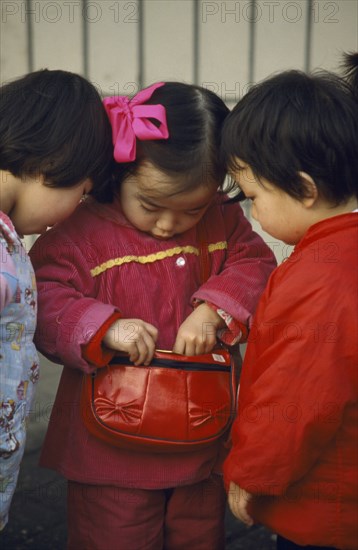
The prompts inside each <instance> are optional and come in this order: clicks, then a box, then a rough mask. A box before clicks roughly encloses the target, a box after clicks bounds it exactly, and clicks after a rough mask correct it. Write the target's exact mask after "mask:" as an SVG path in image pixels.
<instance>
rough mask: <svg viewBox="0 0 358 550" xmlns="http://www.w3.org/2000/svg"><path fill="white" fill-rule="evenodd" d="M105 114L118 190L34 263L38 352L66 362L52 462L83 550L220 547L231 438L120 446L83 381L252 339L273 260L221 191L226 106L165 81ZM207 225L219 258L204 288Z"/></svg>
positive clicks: (49, 453) (47, 457)
mask: <svg viewBox="0 0 358 550" xmlns="http://www.w3.org/2000/svg"><path fill="white" fill-rule="evenodd" d="M104 105H105V108H106V111H107V114H108V116H109V119H110V122H111V125H112V131H113V144H114V157H115V160H116V161H117V165H116V173H115V175H114V176H115V177H114V178H113V184H112V187H111V189H110V190H109V189H108V188H107V189H106V194H105V195H104V194H103V193H102V194H101V193H95V196H94V198H90V199H89V200H86V201H85V202H83V203H82V204H81V205H80V206H79V208H77V210H76V212H75V213H74V214H73V215H72V216H71V217H70V218H69V219H68V220H67V221H65V222H63V223H60V224H58V225H57V226H56V227H54V228H53V229H52V230H50V231H48V232H47V233H46V234H45V235H43V236H42V237H41V238H40V239H39V240H38V241H37V242H36V244H35V246H34V247H33V249H32V252H31V257H32V260H33V263H34V265H35V269H36V275H37V280H38V288H39V296H40V300H39V321H38V331H37V337H36V339H37V344H38V347H39V349H40V350H41V351H42V352H43V353H44V354H45V355H46V356H47V357H49V358H50V359H53V360H55V361H57V362H60V363H63V364H64V365H65V367H64V370H63V374H62V379H61V383H60V386H59V390H58V394H57V397H56V402H55V405H54V408H53V413H52V417H51V421H50V425H49V430H48V433H47V437H46V441H45V446H44V450H43V453H42V465H43V466H46V467H50V468H54V469H56V470H58V471H59V472H61V473H62V474H63V475H64V476H66V477H67V478H68V480H69V484H68V519H69V543H68V547H69V548H70V549H76V550H77V549H78V548H81V549H84V548H88V549H89V548H90V549H91V550H94V549H106V550H109V549H112V548H113V549H114V548H116V550H121V549H122V550H128V549H129V548H130V549H133V550H140V549H145V550H160V549H161V548H166V549H168V550H169V549H170V550H174V549H178V550H179V549H180V550H183V549H195V550H221V549H222V548H223V547H224V522H223V519H224V512H225V493H224V489H223V483H222V478H221V477H220V476H219V475H218V474H220V463H221V461H222V460H221V459H222V452H223V441H222V440H220V441H218V442H217V443H215V444H213V445H211V446H209V447H207V448H205V449H202V450H197V451H195V452H194V451H193V452H187V453H181V454H178V453H176V452H172V453H165V454H160V453H151V452H145V453H144V452H142V453H141V452H135V451H129V450H124V449H119V448H117V447H112V446H110V445H108V444H106V443H103V442H101V441H100V440H97V439H96V438H95V437H92V436H91V435H90V434H89V433H88V432H87V431H86V428H85V426H84V425H83V423H82V420H81V413H80V405H79V401H80V392H81V383H82V378H83V374H84V373H91V372H93V371H94V370H95V369H96V368H97V367H101V366H104V365H106V364H107V363H108V361H109V360H110V359H111V358H112V357H113V356H114V354H115V353H116V352H127V353H128V354H129V357H130V360H131V361H132V362H133V363H134V364H136V365H140V364H149V363H150V361H151V359H152V357H153V353H154V351H155V348H161V349H167V350H173V351H175V352H176V353H182V354H185V355H197V354H202V353H208V352H210V351H211V350H212V349H213V348H214V346H215V344H216V342H217V338H220V339H222V340H223V341H224V342H225V343H227V344H229V345H235V344H237V343H239V342H242V341H244V340H245V339H246V337H247V335H248V331H249V328H250V324H251V320H252V315H253V313H254V311H255V308H256V304H257V302H258V299H259V296H260V294H261V292H262V291H263V289H264V287H265V284H266V281H267V279H268V276H269V274H270V273H271V271H272V270H273V268H274V266H275V261H274V258H273V255H272V253H271V251H270V250H269V248H268V247H267V246H266V245H265V243H264V242H263V241H262V239H261V238H260V237H259V236H258V235H256V234H255V233H254V232H253V231H252V228H251V226H250V224H249V222H248V221H247V220H246V219H245V217H244V216H243V213H242V210H241V208H240V206H239V205H237V204H235V205H234V204H230V203H229V202H228V200H227V197H226V196H225V195H224V194H223V192H222V187H223V183H224V179H225V168H224V167H223V165H222V164H221V163H220V161H219V156H218V151H219V146H220V131H221V126H222V123H223V121H224V119H225V117H226V115H227V114H228V109H227V107H226V106H225V104H224V103H223V101H222V100H221V99H220V98H219V97H218V96H216V95H215V94H214V93H212V92H210V91H209V90H206V89H204V88H201V87H198V86H192V85H188V84H182V83H175V82H171V83H169V82H167V83H157V84H155V85H153V86H150V87H149V88H147V89H145V90H143V91H141V92H140V93H139V94H137V95H136V96H135V97H134V98H133V99H131V100H129V99H128V98H126V97H112V98H106V99H105V100H104ZM109 195H112V196H111V200H110V201H108V197H109ZM199 222H200V225H201V226H202V227H204V229H205V234H206V239H205V242H207V246H208V251H209V254H210V257H211V266H210V277H209V278H208V280H207V281H206V282H205V283H203V284H202V283H201V279H200V260H199V258H198V255H199V247H200V239H199V231H198V226H199Z"/></svg>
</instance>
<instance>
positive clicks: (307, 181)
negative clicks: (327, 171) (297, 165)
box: [298, 172, 318, 208]
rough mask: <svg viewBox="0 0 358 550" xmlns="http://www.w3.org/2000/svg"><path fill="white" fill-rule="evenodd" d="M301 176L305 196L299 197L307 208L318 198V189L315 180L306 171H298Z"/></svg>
mask: <svg viewBox="0 0 358 550" xmlns="http://www.w3.org/2000/svg"><path fill="white" fill-rule="evenodd" d="M298 175H299V176H300V178H301V182H302V185H303V187H304V189H305V196H304V197H303V199H301V202H302V204H304V205H305V206H306V207H307V208H311V207H312V206H313V205H314V204H315V202H316V201H317V199H318V190H317V185H316V184H315V181H314V179H313V178H311V176H310V175H309V174H307V173H306V172H298Z"/></svg>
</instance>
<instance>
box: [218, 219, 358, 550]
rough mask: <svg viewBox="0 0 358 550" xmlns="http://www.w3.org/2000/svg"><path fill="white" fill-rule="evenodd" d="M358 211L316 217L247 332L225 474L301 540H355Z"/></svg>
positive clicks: (273, 525) (262, 515) (342, 543)
mask: <svg viewBox="0 0 358 550" xmlns="http://www.w3.org/2000/svg"><path fill="white" fill-rule="evenodd" d="M357 220H358V215H357V214H356V213H352V214H345V215H341V216H336V217H334V218H330V219H327V220H325V221H322V222H320V223H317V224H316V225H314V226H312V227H311V228H310V229H309V230H308V232H307V234H306V235H305V237H304V238H303V239H302V241H301V242H300V243H299V244H298V245H297V246H296V248H295V250H294V252H293V254H292V255H291V256H290V258H289V259H288V260H287V261H286V262H285V263H284V264H283V265H281V266H280V267H279V268H277V269H276V270H275V271H274V273H273V274H272V276H271V277H270V280H269V283H268V286H267V288H266V291H265V292H264V294H263V296H262V298H261V300H260V304H259V306H258V309H257V313H256V316H255V320H254V324H253V327H252V330H251V333H250V336H249V344H248V348H247V352H246V356H245V360H244V365H243V371H242V376H241V384H240V394H239V413H238V417H237V419H236V421H235V423H234V426H233V430H232V436H233V448H232V450H231V452H230V455H229V457H228V458H227V460H226V462H225V465H224V474H225V480H226V483H227V484H228V483H229V481H230V480H231V481H233V482H235V483H236V484H237V485H239V486H240V487H241V488H243V489H245V490H247V491H248V492H249V493H253V494H254V495H255V497H254V499H253V500H252V501H251V509H250V512H251V514H252V515H253V517H254V519H255V520H256V522H259V523H263V524H264V525H266V526H267V527H269V528H270V529H272V530H273V531H274V532H277V533H279V534H281V535H282V536H284V537H286V538H287V539H289V540H292V541H294V542H295V543H296V544H300V545H317V546H329V547H336V548H341V549H345V550H357V548H358V531H357V525H358V512H357V504H358V503H357V498H358V482H357V481H358V480H357V466H358V454H357V453H358V438H357V436H358V409H357V400H358V388H357V369H358V352H357V335H358V326H357V324H358V323H357V320H358V319H357V311H358V303H357V297H358V292H357V282H358V270H357V258H358V249H357V245H358V225H357Z"/></svg>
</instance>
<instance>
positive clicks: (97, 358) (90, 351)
mask: <svg viewBox="0 0 358 550" xmlns="http://www.w3.org/2000/svg"><path fill="white" fill-rule="evenodd" d="M121 317H122V316H121V314H120V313H119V312H118V311H115V312H114V313H112V315H111V316H110V317H109V318H108V319H107V320H106V321H105V322H104V323H103V325H102V326H101V327H100V328H99V330H98V331H97V332H96V333H95V334H94V336H92V338H91V340H90V341H89V342H88V343H87V344H84V345H83V346H82V357H83V358H84V359H85V360H86V361H88V362H89V363H91V364H92V365H95V366H96V367H104V366H105V365H107V364H108V363H109V361H110V360H111V359H113V357H114V356H115V354H116V352H115V350H111V349H109V348H105V347H104V346H103V345H102V340H103V338H104V336H105V334H106V332H107V330H108V329H109V328H110V326H111V325H113V323H114V322H115V321H117V320H118V319H121Z"/></svg>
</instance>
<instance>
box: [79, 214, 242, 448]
mask: <svg viewBox="0 0 358 550" xmlns="http://www.w3.org/2000/svg"><path fill="white" fill-rule="evenodd" d="M198 235H199V248H200V254H199V259H200V274H201V281H202V282H205V281H206V280H207V279H208V277H209V275H210V254H209V251H208V246H207V242H206V231H205V226H204V224H203V223H199V224H198ZM240 359H241V358H240V357H238V356H236V360H234V357H233V356H232V355H231V354H230V353H229V352H228V351H227V350H225V349H221V348H220V349H217V350H214V351H212V352H211V353H207V354H204V355H195V356H191V357H188V356H184V355H178V354H174V353H172V352H170V351H156V352H155V354H154V357H153V359H152V362H151V363H150V365H140V366H135V365H134V364H133V363H131V362H130V361H129V358H128V356H122V355H117V356H116V357H115V358H114V359H113V360H112V361H111V362H110V363H109V365H107V366H106V367H104V368H100V369H97V370H96V371H95V373H93V374H92V375H85V376H84V377H83V387H82V396H81V410H82V418H83V421H84V424H85V425H86V427H87V429H88V431H89V432H90V433H91V434H92V435H94V436H95V437H98V438H99V439H102V440H103V441H105V442H106V443H109V444H110V445H115V446H117V447H123V448H129V449H134V450H140V451H146V450H147V451H150V452H187V451H193V450H196V449H200V448H202V447H205V446H207V445H210V444H212V443H213V442H215V441H216V440H217V439H219V438H220V437H222V436H224V435H225V434H226V433H227V432H228V430H229V428H230V425H231V423H232V420H233V418H234V415H235V412H236V397H237V395H236V394H237V386H238V378H239V373H238V371H239V363H240ZM237 360H238V361H237ZM236 363H237V364H236Z"/></svg>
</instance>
